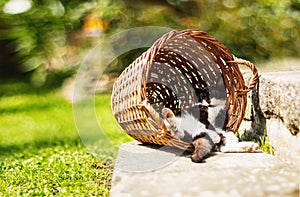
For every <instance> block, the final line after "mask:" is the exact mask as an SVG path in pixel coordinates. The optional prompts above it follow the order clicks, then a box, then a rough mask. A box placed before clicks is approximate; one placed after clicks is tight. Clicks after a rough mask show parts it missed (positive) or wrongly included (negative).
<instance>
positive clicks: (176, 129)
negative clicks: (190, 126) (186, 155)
mask: <svg viewBox="0 0 300 197" xmlns="http://www.w3.org/2000/svg"><path fill="white" fill-rule="evenodd" d="M162 115H163V116H164V118H165V119H166V121H167V122H168V123H169V125H167V129H168V130H169V131H170V132H171V135H173V136H176V137H177V138H179V139H182V138H184V131H183V130H182V129H181V128H180V123H179V122H178V121H177V119H176V117H175V115H174V113H173V112H172V110H171V109H169V108H163V109H162Z"/></svg>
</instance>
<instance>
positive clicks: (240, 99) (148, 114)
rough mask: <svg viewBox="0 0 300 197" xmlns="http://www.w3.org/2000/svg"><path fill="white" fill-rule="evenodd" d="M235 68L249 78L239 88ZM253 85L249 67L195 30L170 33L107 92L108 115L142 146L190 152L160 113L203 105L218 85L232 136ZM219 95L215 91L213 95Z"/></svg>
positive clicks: (217, 43) (255, 73)
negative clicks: (242, 67) (247, 72)
mask: <svg viewBox="0 0 300 197" xmlns="http://www.w3.org/2000/svg"><path fill="white" fill-rule="evenodd" d="M238 64H244V65H246V66H248V67H249V68H250V69H251V70H252V72H253V77H252V81H251V83H250V84H249V86H246V85H245V82H244V79H243V76H242V74H241V72H240V69H239V67H238ZM257 81H258V73H257V70H256V68H255V66H254V65H253V64H252V63H250V62H248V61H245V60H241V59H235V58H234V56H233V55H232V54H231V53H230V51H229V50H228V49H227V48H226V47H225V46H224V45H223V44H222V43H221V42H220V41H218V40H217V39H215V38H214V37H212V36H210V35H208V34H207V33H206V32H203V31H199V30H173V31H170V32H169V33H166V34H165V35H163V36H162V37H161V38H160V39H158V40H157V41H156V42H155V43H154V44H153V45H152V47H151V48H149V49H148V50H147V51H146V52H145V53H143V54H142V55H141V56H140V57H139V58H137V59H136V60H135V61H134V62H133V63H131V64H130V65H129V66H128V67H127V68H126V69H125V70H124V71H123V73H122V74H121V75H120V76H119V78H118V79H117V81H116V82H115V84H114V86H113V92H112V100H111V102H112V103H111V105H112V110H113V114H114V116H115V118H116V120H117V122H118V123H119V124H120V126H121V127H122V128H123V129H124V130H125V131H126V132H127V133H128V134H129V135H130V136H132V137H133V138H134V139H136V140H138V141H140V142H143V143H154V144H159V145H168V146H176V147H178V148H181V149H184V150H193V147H192V146H191V145H190V144H189V143H187V142H184V141H182V140H180V139H177V138H175V137H174V136H172V135H171V134H170V133H169V132H168V131H167V129H166V126H165V124H164V121H163V119H162V116H161V114H160V113H161V109H162V108H163V107H168V108H171V109H172V110H173V112H174V113H175V114H176V113H180V111H181V109H183V108H186V107H189V106H192V105H193V104H195V103H196V102H198V101H199V99H200V100H202V99H206V100H207V99H208V100H209V96H210V94H212V93H211V90H213V89H214V88H215V87H218V86H216V84H218V83H220V82H221V83H223V84H224V86H223V87H224V90H221V92H222V91H223V93H224V95H225V99H226V108H227V118H226V123H225V126H226V130H227V131H234V132H235V131H236V130H237V129H238V128H239V126H240V123H241V121H242V119H243V117H244V113H245V108H246V99H247V95H246V94H247V92H248V91H249V90H250V89H252V88H253V87H254V86H255V85H256V83H257ZM219 92H220V91H219Z"/></svg>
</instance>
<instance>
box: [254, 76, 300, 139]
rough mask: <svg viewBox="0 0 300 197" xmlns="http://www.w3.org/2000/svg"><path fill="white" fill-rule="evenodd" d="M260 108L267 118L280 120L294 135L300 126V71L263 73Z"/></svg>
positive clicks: (260, 85) (260, 88)
mask: <svg viewBox="0 0 300 197" xmlns="http://www.w3.org/2000/svg"><path fill="white" fill-rule="evenodd" d="M259 83H260V84H259V98H260V103H259V104H260V107H261V110H262V112H263V113H264V115H265V117H266V118H279V119H281V120H283V122H284V124H285V125H286V127H287V128H288V129H289V130H290V132H291V133H292V134H293V135H296V134H297V133H298V132H299V129H300V128H299V126H300V71H285V72H283V71H281V72H268V73H262V75H261V77H260V82H259Z"/></svg>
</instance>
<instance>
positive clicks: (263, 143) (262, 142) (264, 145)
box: [236, 131, 274, 155]
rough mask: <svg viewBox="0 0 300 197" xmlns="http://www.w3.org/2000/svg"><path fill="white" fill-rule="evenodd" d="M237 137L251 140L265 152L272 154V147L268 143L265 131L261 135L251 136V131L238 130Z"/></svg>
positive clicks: (241, 139) (242, 139)
mask: <svg viewBox="0 0 300 197" xmlns="http://www.w3.org/2000/svg"><path fill="white" fill-rule="evenodd" d="M236 135H237V137H238V138H239V140H240V141H253V142H256V143H257V144H258V145H259V149H260V150H262V151H264V152H265V153H268V154H271V155H274V149H273V147H272V145H271V144H270V140H269V137H268V136H267V133H266V132H265V133H264V135H263V136H253V134H252V133H251V132H247V131H239V132H237V133H236Z"/></svg>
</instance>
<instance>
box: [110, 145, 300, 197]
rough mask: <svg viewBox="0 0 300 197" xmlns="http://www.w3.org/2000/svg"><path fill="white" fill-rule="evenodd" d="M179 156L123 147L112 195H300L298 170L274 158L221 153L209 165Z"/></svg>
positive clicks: (141, 147)
mask: <svg viewBox="0 0 300 197" xmlns="http://www.w3.org/2000/svg"><path fill="white" fill-rule="evenodd" d="M181 153H182V152H181V151H180V150H178V149H174V148H169V147H164V149H161V148H159V147H157V146H150V147H149V146H145V145H141V144H140V143H138V142H129V143H126V144H123V145H122V146H121V147H120V150H119V154H118V157H117V160H116V163H115V170H114V174H113V186H112V189H111V196H112V197H129V196H138V197H142V196H160V197H163V196H177V197H181V196H184V197H189V196H190V197H192V196H204V197H211V196H222V197H227V196H228V197H232V196H235V197H238V196H246V197H247V196H249V197H250V196H251V197H252V196H257V197H260V196H262V197H266V196H272V197H277V196H278V197H283V196H289V197H299V187H300V186H299V179H300V178H299V177H300V173H299V171H298V169H297V168H296V167H294V166H292V165H288V164H286V163H284V162H282V161H281V160H279V159H277V158H276V157H274V156H271V155H268V154H265V153H218V154H216V155H214V156H212V157H209V158H207V159H206V162H205V163H193V162H191V160H190V158H189V155H182V154H181ZM159 160H160V161H162V162H159ZM145 163H146V165H145ZM151 164H153V165H151ZM141 166H142V167H141ZM136 171H138V172H136Z"/></svg>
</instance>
